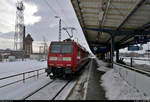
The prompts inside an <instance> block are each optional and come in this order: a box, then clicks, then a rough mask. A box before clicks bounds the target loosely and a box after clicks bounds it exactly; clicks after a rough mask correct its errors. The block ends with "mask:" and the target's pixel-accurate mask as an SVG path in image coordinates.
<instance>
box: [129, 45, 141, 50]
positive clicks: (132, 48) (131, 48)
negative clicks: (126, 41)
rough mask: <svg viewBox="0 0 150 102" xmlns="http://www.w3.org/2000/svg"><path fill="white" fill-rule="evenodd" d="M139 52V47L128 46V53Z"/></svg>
mask: <svg viewBox="0 0 150 102" xmlns="http://www.w3.org/2000/svg"><path fill="white" fill-rule="evenodd" d="M139 50H140V47H139V46H133V45H130V46H128V51H139Z"/></svg>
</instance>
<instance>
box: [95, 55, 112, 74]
mask: <svg viewBox="0 0 150 102" xmlns="http://www.w3.org/2000/svg"><path fill="white" fill-rule="evenodd" d="M95 60H96V62H97V64H98V66H99V67H98V68H97V70H99V71H103V72H106V71H108V70H110V68H107V67H106V65H107V63H105V62H103V61H102V60H98V58H95Z"/></svg>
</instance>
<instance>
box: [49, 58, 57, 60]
mask: <svg viewBox="0 0 150 102" xmlns="http://www.w3.org/2000/svg"><path fill="white" fill-rule="evenodd" d="M49 60H50V61H57V57H49Z"/></svg>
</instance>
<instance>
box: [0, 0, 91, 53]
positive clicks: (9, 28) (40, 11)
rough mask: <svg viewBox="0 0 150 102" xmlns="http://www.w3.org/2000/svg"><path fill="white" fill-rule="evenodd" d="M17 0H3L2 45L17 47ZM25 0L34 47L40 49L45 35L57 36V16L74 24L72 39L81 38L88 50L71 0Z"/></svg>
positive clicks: (0, 15)
mask: <svg viewBox="0 0 150 102" xmlns="http://www.w3.org/2000/svg"><path fill="white" fill-rule="evenodd" d="M16 1H17V0H0V5H1V6H0V49H6V48H11V49H13V48H14V40H13V38H14V31H15V28H14V27H15V18H16V7H15V5H16ZM23 2H24V6H25V10H24V23H25V25H26V34H28V33H30V34H31V36H32V37H33V39H34V42H33V50H34V51H38V50H39V49H38V46H40V43H41V41H43V38H44V37H45V39H46V41H47V42H48V43H50V42H51V41H54V40H55V41H56V40H58V32H59V31H58V27H59V26H58V24H59V19H58V18H55V17H54V16H59V17H60V18H61V19H62V27H75V28H76V31H74V32H73V36H74V37H73V39H75V40H76V41H77V39H78V42H79V43H80V44H82V45H83V46H84V47H86V48H87V49H88V50H89V48H88V45H87V43H86V40H85V37H84V35H83V33H82V30H81V28H80V25H79V23H78V20H77V17H76V15H75V13H74V9H73V7H72V5H71V2H70V0H23ZM2 5H3V6H2ZM69 32H70V33H71V31H69ZM66 38H68V35H67V33H66V32H65V31H62V40H64V39H66Z"/></svg>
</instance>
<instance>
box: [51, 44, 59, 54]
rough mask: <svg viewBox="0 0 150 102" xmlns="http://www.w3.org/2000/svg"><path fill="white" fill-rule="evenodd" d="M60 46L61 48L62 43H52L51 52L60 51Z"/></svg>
mask: <svg viewBox="0 0 150 102" xmlns="http://www.w3.org/2000/svg"><path fill="white" fill-rule="evenodd" d="M60 48H61V45H60V44H52V46H51V49H50V52H51V53H60Z"/></svg>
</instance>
